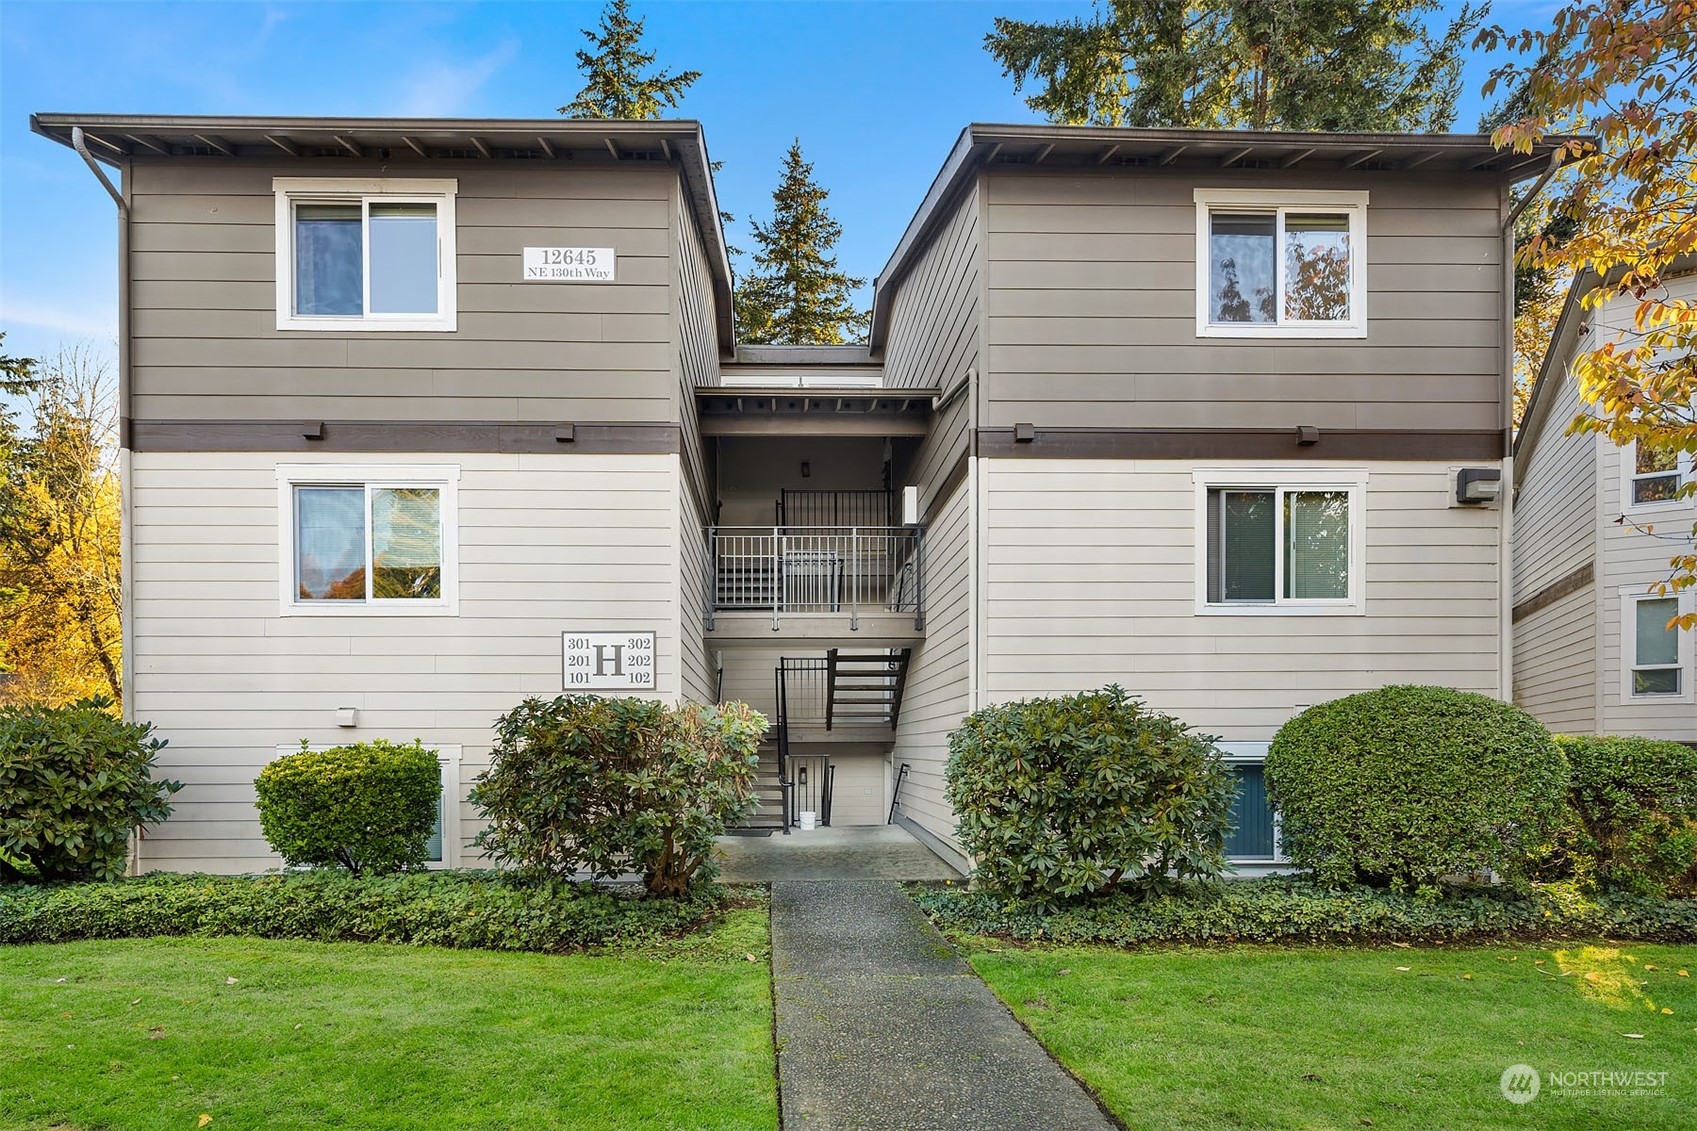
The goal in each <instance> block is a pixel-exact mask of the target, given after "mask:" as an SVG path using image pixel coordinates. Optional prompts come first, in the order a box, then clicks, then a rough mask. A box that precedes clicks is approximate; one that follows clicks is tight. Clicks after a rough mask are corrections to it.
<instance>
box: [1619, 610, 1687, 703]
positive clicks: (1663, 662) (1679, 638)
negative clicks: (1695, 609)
mask: <svg viewBox="0 0 1697 1131" xmlns="http://www.w3.org/2000/svg"><path fill="white" fill-rule="evenodd" d="M1691 609H1692V599H1691V597H1690V595H1689V594H1686V595H1675V594H1670V595H1668V596H1666V597H1663V596H1658V595H1656V594H1653V593H1645V592H1643V591H1642V590H1637V591H1633V590H1624V591H1622V593H1621V632H1620V650H1621V657H1622V660H1623V663H1622V664H1621V675H1622V686H1621V693H1622V695H1623V696H1625V697H1626V698H1627V699H1635V700H1653V699H1661V700H1671V701H1673V702H1679V703H1685V702H1690V701H1691V698H1692V694H1691V690H1692V689H1691V684H1692V663H1691V658H1692V637H1693V635H1697V634H1694V633H1692V632H1690V631H1687V630H1685V629H1681V628H1677V627H1669V623H1668V622H1670V621H1671V620H1673V618H1674V617H1676V616H1680V615H1681V614H1684V613H1689V612H1691Z"/></svg>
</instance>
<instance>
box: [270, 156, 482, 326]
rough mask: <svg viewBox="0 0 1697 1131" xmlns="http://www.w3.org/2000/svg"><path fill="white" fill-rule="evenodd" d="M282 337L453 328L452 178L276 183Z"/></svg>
mask: <svg viewBox="0 0 1697 1131" xmlns="http://www.w3.org/2000/svg"><path fill="white" fill-rule="evenodd" d="M272 186H273V188H274V190H275V192H276V194H277V328H278V329H279V330H452V329H454V326H455V309H454V282H455V280H454V260H455V247H454V193H455V186H456V182H454V181H451V180H428V181H427V180H411V179H406V180H401V179H390V178H380V179H367V180H360V179H349V180H341V179H326V178H316V177H313V178H308V177H277V178H275V179H274V180H273V181H272Z"/></svg>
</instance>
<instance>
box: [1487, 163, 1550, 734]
mask: <svg viewBox="0 0 1697 1131" xmlns="http://www.w3.org/2000/svg"><path fill="white" fill-rule="evenodd" d="M1563 154H1564V150H1562V149H1561V148H1559V147H1558V148H1557V149H1556V150H1555V151H1554V152H1553V153H1551V154H1550V164H1549V167H1548V168H1546V169H1545V170H1544V172H1543V174H1542V175H1541V176H1539V178H1538V179H1537V180H1536V181H1534V182H1533V184H1532V187H1531V188H1530V189H1528V190H1527V191H1526V194H1525V195H1524V196H1522V197H1521V198H1520V201H1519V203H1517V204H1514V205H1513V206H1512V207H1509V201H1508V199H1507V197H1508V195H1509V186H1507V185H1504V186H1503V190H1502V191H1503V194H1504V198H1505V199H1504V200H1503V206H1504V210H1505V212H1506V216H1505V217H1504V219H1503V226H1502V240H1503V277H1502V283H1503V349H1502V355H1503V362H1502V364H1503V402H1502V403H1503V407H1502V413H1501V416H1500V418H1499V422H1500V424H1501V425H1502V430H1503V458H1502V494H1501V496H1500V497H1501V499H1502V503H1501V507H1502V511H1501V514H1502V521H1501V525H1500V528H1499V531H1498V539H1499V542H1498V551H1497V698H1499V699H1501V700H1502V701H1503V702H1505V703H1512V702H1514V492H1515V482H1514V254H1515V248H1514V225H1515V223H1516V221H1518V220H1519V219H1520V216H1521V213H1523V212H1525V211H1526V208H1527V206H1528V205H1530V204H1531V203H1532V202H1533V201H1534V200H1536V199H1537V198H1538V194H1539V193H1540V192H1542V191H1543V190H1544V186H1545V185H1547V184H1549V183H1550V179H1551V178H1552V177H1554V176H1555V175H1556V171H1557V170H1559V169H1560V168H1561V166H1562V157H1563Z"/></svg>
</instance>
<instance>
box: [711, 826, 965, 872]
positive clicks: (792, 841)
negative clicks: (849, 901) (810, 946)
mask: <svg viewBox="0 0 1697 1131" xmlns="http://www.w3.org/2000/svg"><path fill="white" fill-rule="evenodd" d="M719 869H720V871H719V879H720V881H721V882H723V883H727V884H752V883H768V882H771V881H773V880H855V879H872V880H959V879H963V878H964V877H962V876H961V874H960V873H959V872H957V871H955V870H954V869H953V868H952V867H950V866H949V865H948V863H946V862H945V861H944V860H942V859H941V858H939V857H938V856H937V854H936V853H934V852H932V851H931V850H930V849H929V848H927V847H925V845H923V844H921V843H920V842H919V841H918V840H916V839H914V836H913V834H912V833H910V832H908V831H907V830H906V829H904V828H902V827H901V826H899V825H847V826H837V827H833V828H829V829H809V830H807V831H806V832H802V831H801V830H799V829H798V830H796V831H794V832H791V833H790V835H789V836H784V835H783V834H782V833H773V834H772V835H771V836H767V837H759V836H723V837H720V838H719Z"/></svg>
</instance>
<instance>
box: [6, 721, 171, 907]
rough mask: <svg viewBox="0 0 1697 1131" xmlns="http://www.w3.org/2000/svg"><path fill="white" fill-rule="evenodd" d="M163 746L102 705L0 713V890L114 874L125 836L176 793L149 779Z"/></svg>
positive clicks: (119, 871) (163, 812) (119, 869)
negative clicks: (15, 884) (21, 881)
mask: <svg viewBox="0 0 1697 1131" xmlns="http://www.w3.org/2000/svg"><path fill="white" fill-rule="evenodd" d="M164 745H165V740H164V739H162V738H154V737H153V724H151V723H127V722H125V721H124V720H123V719H121V718H119V717H118V716H117V714H116V713H115V707H114V705H113V703H112V700H110V699H107V698H104V697H96V698H92V699H81V700H78V701H77V702H75V703H68V704H66V705H64V706H61V707H45V706H42V705H40V704H21V705H17V706H9V707H0V883H8V882H10V881H13V880H19V879H26V880H42V881H61V880H112V879H116V878H118V877H119V876H121V875H123V874H124V865H125V861H126V859H127V857H128V855H129V852H128V850H129V841H130V834H131V833H133V832H135V831H136V830H138V829H141V828H143V827H145V826H147V825H151V824H157V823H159V822H160V821H163V820H165V818H167V817H169V816H170V815H171V805H170V802H169V801H168V800H167V798H169V797H170V796H171V794H173V793H175V792H176V791H177V790H179V789H181V788H183V787H182V783H181V782H174V781H159V780H155V779H154V777H153V759H154V756H155V755H156V754H157V753H158V752H159V750H160V748H161V747H163V746H164Z"/></svg>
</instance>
